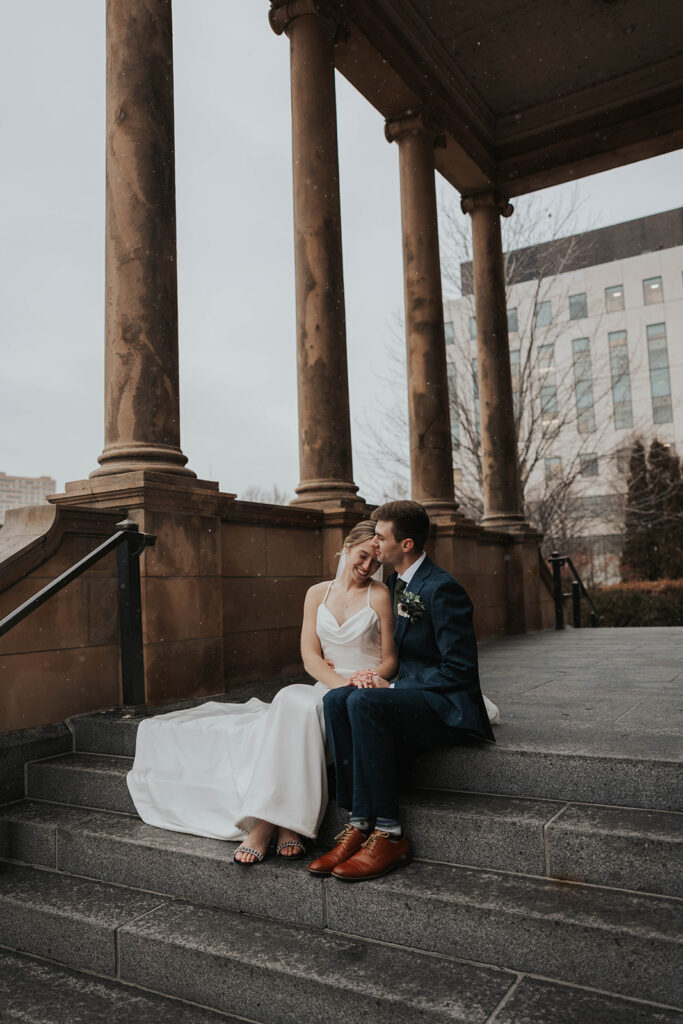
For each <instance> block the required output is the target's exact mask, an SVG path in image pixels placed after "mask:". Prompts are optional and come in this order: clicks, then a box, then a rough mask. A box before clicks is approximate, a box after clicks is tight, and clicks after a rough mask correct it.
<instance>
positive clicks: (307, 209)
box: [270, 0, 362, 508]
mask: <svg viewBox="0 0 683 1024" xmlns="http://www.w3.org/2000/svg"><path fill="white" fill-rule="evenodd" d="M270 24H271V26H272V28H273V30H274V31H275V32H276V33H277V34H278V35H279V34H281V33H282V32H285V33H286V34H287V36H288V37H289V43H290V60H291V88H292V157H293V184H294V258H295V273H296V320H297V325H296V331H297V366H298V393H299V459H300V468H301V482H300V484H299V486H298V487H297V489H296V491H297V495H298V497H297V498H295V499H294V504H299V505H309V506H312V507H318V508H320V507H323V508H324V507H328V506H331V505H338V504H339V503H340V502H341V503H342V504H344V505H349V504H350V505H361V504H362V501H361V499H360V498H358V497H357V494H356V492H357V491H358V488H357V487H356V485H355V484H354V483H353V467H352V462H351V421H350V416H349V384H348V371H347V365H346V317H345V311H344V275H343V270H342V241H341V210H340V203H339V158H338V152H337V110H336V101H335V86H334V39H335V33H336V25H335V22H334V21H333V20H332V19H331V18H330V17H328V16H327V15H326V14H325V13H324V9H323V6H322V5H321V4H320V3H316V2H314V0H290V2H287V3H284V4H279V5H275V6H273V8H272V9H271V11H270Z"/></svg>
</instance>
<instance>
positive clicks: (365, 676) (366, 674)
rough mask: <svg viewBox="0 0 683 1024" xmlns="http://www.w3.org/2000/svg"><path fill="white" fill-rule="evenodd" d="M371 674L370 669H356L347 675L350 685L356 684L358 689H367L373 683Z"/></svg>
mask: <svg viewBox="0 0 683 1024" xmlns="http://www.w3.org/2000/svg"><path fill="white" fill-rule="evenodd" d="M373 675H374V673H373V671H372V669H369V668H363V669H358V670H357V671H356V672H352V673H351V675H350V676H349V683H350V684H351V685H352V686H357V687H358V689H359V690H365V689H369V688H371V687H373V686H374V685H375V684H374V683H373V681H372V677H373Z"/></svg>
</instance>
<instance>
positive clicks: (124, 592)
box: [0, 519, 156, 705]
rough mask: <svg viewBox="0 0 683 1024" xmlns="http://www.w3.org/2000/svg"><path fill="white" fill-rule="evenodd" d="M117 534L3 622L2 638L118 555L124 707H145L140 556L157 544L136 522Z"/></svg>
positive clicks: (0, 627)
mask: <svg viewBox="0 0 683 1024" xmlns="http://www.w3.org/2000/svg"><path fill="white" fill-rule="evenodd" d="M116 526H117V532H116V533H115V534H113V535H112V536H111V537H109V539H108V540H105V542H104V543H103V544H100V546H99V547H97V548H95V550H94V551H91V552H90V554H89V555H86V556H85V558H82V559H81V560H80V562H76V564H75V565H72V566H71V568H70V569H67V570H66V572H63V573H62V575H61V576H58V577H57V578H56V579H54V580H53V581H52V583H48V585H47V586H46V587H43V589H42V590H39V591H38V593H37V594H34V595H33V597H30V598H29V599H28V601H24V603H23V604H21V605H19V607H18V608H15V609H14V611H13V612H10V614H9V615H7V616H5V618H4V619H2V620H0V637H1V636H4V635H5V633H8V632H9V631H10V629H12V628H13V627H14V626H16V625H17V624H18V623H19V622H21V621H22V620H23V619H25V618H26V616H27V615H30V614H31V612H34V611H35V610H36V608H40V606H41V604H45V602H46V601H49V599H50V598H51V597H52V596H53V595H54V594H57V593H59V591H60V590H63V589H64V587H66V586H68V584H69V583H71V582H72V581H73V580H75V579H77V578H78V577H79V576H81V575H82V574H83V573H84V572H85V571H86V570H87V569H90V568H92V566H93V565H95V564H96V563H97V562H99V561H100V560H101V559H102V558H104V557H105V556H106V555H108V554H110V552H112V551H116V569H117V575H118V597H119V601H118V603H119V633H120V637H121V686H122V691H123V693H122V696H123V703H124V705H139V704H144V703H145V670H144V661H143V652H142V599H141V595H140V555H141V554H142V552H143V551H144V550H145V548H146V547H152V546H153V545H154V544H155V543H156V537H154V536H153V535H152V534H151V533H140V532H139V529H138V524H137V523H134V522H133V520H132V519H124V520H123V522H121V523H117V524H116Z"/></svg>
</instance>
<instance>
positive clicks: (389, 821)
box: [375, 818, 403, 839]
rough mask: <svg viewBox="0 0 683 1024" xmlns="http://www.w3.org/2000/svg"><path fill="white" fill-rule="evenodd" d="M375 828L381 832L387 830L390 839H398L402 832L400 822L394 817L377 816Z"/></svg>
mask: <svg viewBox="0 0 683 1024" xmlns="http://www.w3.org/2000/svg"><path fill="white" fill-rule="evenodd" d="M375 828H378V829H379V830H380V831H381V832H388V833H389V835H390V836H391V838H392V839H400V838H401V836H402V834H403V830H402V829H401V822H400V821H396V818H377V820H376V821H375Z"/></svg>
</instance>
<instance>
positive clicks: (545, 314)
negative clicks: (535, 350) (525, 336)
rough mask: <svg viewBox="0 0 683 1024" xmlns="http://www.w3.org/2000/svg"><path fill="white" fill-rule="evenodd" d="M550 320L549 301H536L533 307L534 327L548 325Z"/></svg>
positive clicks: (551, 320)
mask: <svg viewBox="0 0 683 1024" xmlns="http://www.w3.org/2000/svg"><path fill="white" fill-rule="evenodd" d="M552 322H553V317H552V310H551V308H550V302H537V303H536V306H535V309H534V323H535V325H536V327H548V326H550V324H551V323H552Z"/></svg>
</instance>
